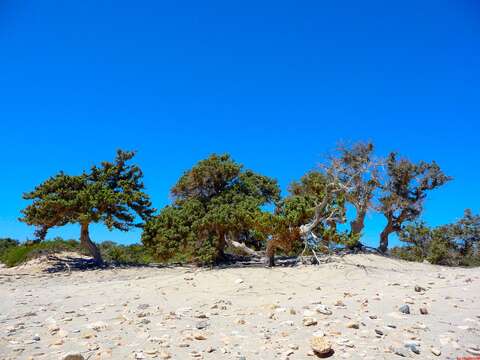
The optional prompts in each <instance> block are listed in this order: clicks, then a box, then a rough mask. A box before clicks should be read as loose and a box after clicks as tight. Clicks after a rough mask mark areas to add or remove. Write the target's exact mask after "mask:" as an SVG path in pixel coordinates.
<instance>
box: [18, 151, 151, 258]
mask: <svg viewBox="0 0 480 360" xmlns="http://www.w3.org/2000/svg"><path fill="white" fill-rule="evenodd" d="M134 155H135V153H133V152H129V151H122V150H119V151H118V152H117V156H116V158H115V161H114V162H106V161H105V162H103V163H102V164H101V166H99V167H98V166H92V168H91V169H90V172H84V173H83V174H81V175H77V176H72V175H66V174H64V173H63V172H60V173H59V174H57V175H55V176H53V177H51V178H50V179H48V180H47V181H45V182H44V183H42V184H40V185H38V186H37V187H36V188H35V190H33V191H32V192H29V193H26V194H24V196H23V197H24V199H26V200H31V201H32V203H31V204H30V205H29V206H27V207H26V208H25V209H24V210H23V211H22V213H23V218H21V219H20V220H21V221H23V222H25V223H27V224H29V225H34V226H36V227H37V231H36V235H37V237H38V238H39V239H40V240H43V239H44V238H45V236H46V235H47V232H48V230H49V229H50V228H52V227H56V226H64V225H67V224H75V223H79V224H81V225H82V237H81V242H82V245H84V246H86V248H88V249H89V251H90V252H91V253H92V255H93V256H94V257H96V259H97V260H99V261H101V257H100V258H99V254H98V250H97V249H96V247H95V245H94V244H93V243H92V242H91V241H90V238H89V237H88V226H89V224H90V223H99V222H103V223H104V224H105V225H106V226H107V227H108V228H109V229H110V230H111V229H118V230H121V231H128V230H129V229H130V228H132V227H141V226H142V221H146V220H148V219H149V218H150V217H151V215H152V213H153V209H151V203H150V200H149V197H148V195H147V194H146V193H144V192H143V189H144V185H143V182H142V178H143V174H142V171H141V169H140V168H139V167H138V166H137V165H130V164H129V163H128V162H129V160H131V159H132V158H133V157H134ZM137 217H139V218H140V219H141V220H142V221H141V222H136V219H137Z"/></svg>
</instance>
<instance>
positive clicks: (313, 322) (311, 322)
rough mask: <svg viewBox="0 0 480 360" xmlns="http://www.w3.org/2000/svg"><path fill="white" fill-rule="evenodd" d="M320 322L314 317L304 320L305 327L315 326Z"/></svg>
mask: <svg viewBox="0 0 480 360" xmlns="http://www.w3.org/2000/svg"><path fill="white" fill-rule="evenodd" d="M317 324H318V321H317V319H315V318H314V317H305V318H303V325H304V326H313V325H317Z"/></svg>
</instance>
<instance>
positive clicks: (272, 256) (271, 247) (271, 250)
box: [266, 239, 275, 267]
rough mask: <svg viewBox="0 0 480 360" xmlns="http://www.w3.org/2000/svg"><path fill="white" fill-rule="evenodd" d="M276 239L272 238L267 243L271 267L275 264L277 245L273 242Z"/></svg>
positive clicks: (267, 253) (268, 260)
mask: <svg viewBox="0 0 480 360" xmlns="http://www.w3.org/2000/svg"><path fill="white" fill-rule="evenodd" d="M273 241H274V239H271V240H270V241H269V242H268V243H267V249H266V255H267V262H268V263H267V265H268V266H269V267H273V266H275V245H274V243H273Z"/></svg>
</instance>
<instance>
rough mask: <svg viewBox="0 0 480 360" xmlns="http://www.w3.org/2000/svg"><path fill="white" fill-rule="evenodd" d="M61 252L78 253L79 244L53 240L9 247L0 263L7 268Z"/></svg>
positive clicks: (0, 258)
mask: <svg viewBox="0 0 480 360" xmlns="http://www.w3.org/2000/svg"><path fill="white" fill-rule="evenodd" d="M62 251H75V252H79V251H80V244H79V243H78V242H77V241H75V240H63V239H60V238H55V239H53V240H49V241H43V242H38V243H32V244H18V243H17V245H16V246H11V247H9V248H8V249H7V251H5V252H4V253H3V254H2V256H1V257H0V261H1V262H2V263H4V264H5V265H6V266H8V267H12V266H17V265H20V264H21V263H24V262H26V261H28V260H30V259H33V258H35V257H38V256H41V255H49V254H54V253H58V252H62Z"/></svg>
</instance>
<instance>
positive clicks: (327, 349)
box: [310, 336, 333, 357]
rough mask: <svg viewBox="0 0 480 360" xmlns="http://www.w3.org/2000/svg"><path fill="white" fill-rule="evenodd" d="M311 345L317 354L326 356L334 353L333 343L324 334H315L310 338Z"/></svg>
mask: <svg viewBox="0 0 480 360" xmlns="http://www.w3.org/2000/svg"><path fill="white" fill-rule="evenodd" d="M310 346H311V348H312V350H313V352H314V353H315V355H317V356H320V357H325V356H328V355H330V354H332V352H333V351H332V344H331V343H330V341H328V340H327V339H326V338H325V337H324V336H314V337H312V338H311V339H310Z"/></svg>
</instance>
